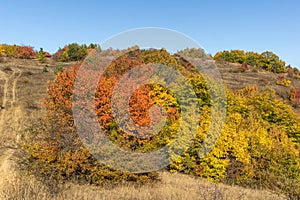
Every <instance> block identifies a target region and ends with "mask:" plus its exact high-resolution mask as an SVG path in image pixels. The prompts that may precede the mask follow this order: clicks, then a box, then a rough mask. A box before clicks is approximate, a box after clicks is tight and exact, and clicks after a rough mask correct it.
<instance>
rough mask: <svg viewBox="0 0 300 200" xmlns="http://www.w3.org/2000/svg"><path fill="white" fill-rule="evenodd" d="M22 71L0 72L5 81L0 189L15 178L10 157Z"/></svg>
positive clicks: (0, 120) (0, 129) (18, 112)
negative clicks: (18, 86)
mask: <svg viewBox="0 0 300 200" xmlns="http://www.w3.org/2000/svg"><path fill="white" fill-rule="evenodd" d="M21 75H22V71H21V70H19V69H17V68H12V73H11V74H10V75H9V74H6V73H4V72H1V76H0V78H1V79H4V80H5V84H4V89H3V91H4V94H3V97H2V98H3V100H2V105H1V110H0V188H4V187H5V186H6V185H7V184H8V182H9V180H11V179H12V178H13V177H14V176H15V172H14V170H13V161H12V155H13V153H14V152H15V148H16V144H17V138H18V134H19V131H20V127H21V118H22V110H21V107H20V106H19V105H18V97H17V94H16V88H17V84H18V79H19V78H20V76H21Z"/></svg>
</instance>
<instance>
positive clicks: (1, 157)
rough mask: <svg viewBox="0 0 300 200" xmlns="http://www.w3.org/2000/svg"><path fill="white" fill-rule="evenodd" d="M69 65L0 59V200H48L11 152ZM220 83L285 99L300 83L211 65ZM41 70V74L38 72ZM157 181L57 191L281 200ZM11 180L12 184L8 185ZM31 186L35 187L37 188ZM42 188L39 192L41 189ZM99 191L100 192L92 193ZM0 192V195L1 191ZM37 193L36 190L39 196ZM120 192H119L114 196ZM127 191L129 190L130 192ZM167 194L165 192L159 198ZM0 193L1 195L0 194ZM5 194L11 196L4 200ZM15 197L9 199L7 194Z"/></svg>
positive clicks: (184, 179) (181, 178)
mask: <svg viewBox="0 0 300 200" xmlns="http://www.w3.org/2000/svg"><path fill="white" fill-rule="evenodd" d="M74 64H75V62H70V63H62V62H56V61H54V60H52V59H49V58H47V59H46V62H45V63H43V64H41V63H40V62H39V61H38V60H35V59H30V60H28V59H15V58H1V61H0V97H1V98H0V105H2V109H1V110H0V136H1V138H0V161H1V166H0V174H1V175H0V176H1V178H0V197H1V198H3V199H9V198H11V199H18V198H20V197H21V196H22V197H23V198H25V199H27V198H28V199H29V198H32V199H48V198H49V197H50V196H51V194H50V192H49V191H48V188H47V187H45V186H43V184H42V183H40V182H35V180H34V179H32V180H29V181H28V180H26V178H24V177H22V176H23V175H21V174H19V171H18V166H17V165H16V162H15V157H14V153H16V149H17V148H18V141H19V140H20V139H22V138H24V137H26V135H23V134H24V133H28V131H27V132H26V131H25V132H24V130H25V129H27V128H30V127H31V125H32V124H35V123H37V119H38V118H39V117H42V116H43V114H44V113H45V110H44V107H43V105H42V98H44V97H46V95H47V94H46V88H47V82H48V81H49V80H54V78H55V74H54V72H55V71H56V70H57V67H58V66H62V67H63V68H67V67H69V66H72V65H74ZM217 66H218V68H219V70H220V73H221V75H222V77H223V80H224V83H225V84H226V86H227V87H228V88H229V89H232V90H238V89H242V88H244V87H245V86H249V85H257V86H258V88H259V89H262V88H263V87H266V86H267V87H271V88H273V89H274V90H275V91H276V93H277V95H278V97H279V98H282V99H283V100H284V101H285V102H287V103H290V101H289V92H290V91H291V89H292V88H300V80H298V79H296V78H290V77H288V74H284V75H283V76H284V77H283V78H286V79H289V80H291V85H290V86H288V87H286V86H282V85H278V84H277V82H278V80H280V79H282V77H281V78H279V77H278V74H274V73H272V72H267V71H263V70H257V69H254V68H253V67H249V70H246V71H244V70H241V65H240V64H232V63H227V62H219V61H218V62H217ZM45 68H46V69H47V72H45V70H44V69H45ZM160 177H161V179H162V182H161V183H157V185H146V186H142V187H136V186H132V185H126V186H118V187H116V188H114V189H100V188H99V187H98V188H97V187H96V186H79V185H72V184H71V185H69V186H66V188H67V189H65V190H66V191H63V192H61V193H59V195H58V196H57V198H58V199H85V198H86V195H88V196H89V198H88V199H94V198H105V199H115V198H123V199H132V198H136V199H182V198H183V197H186V196H188V197H190V199H195V198H199V199H284V197H283V196H278V195H276V194H274V193H271V192H268V191H260V190H248V189H243V188H240V187H231V186H226V185H225V186H224V185H222V184H217V185H215V184H212V183H209V182H206V181H204V180H203V179H194V178H191V177H189V176H187V175H182V174H173V175H171V174H169V173H168V172H160ZM12 180H15V181H12ZM36 184H37V185H38V186H39V187H37V186H36ZM41 188H42V189H41ZM98 190H100V191H101V193H98V192H95V191H98ZM1 191H2V192H1ZM41 191H42V192H41ZM119 191H121V192H119ZM132 191H133V192H132ZM165 191H168V192H167V193H168V194H165ZM1 195H2V196H1ZM10 195H11V196H10ZM13 195H15V196H13Z"/></svg>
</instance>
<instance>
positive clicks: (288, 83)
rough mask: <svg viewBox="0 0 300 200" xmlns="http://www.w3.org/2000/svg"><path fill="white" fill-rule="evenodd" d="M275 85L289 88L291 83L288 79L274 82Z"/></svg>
mask: <svg viewBox="0 0 300 200" xmlns="http://www.w3.org/2000/svg"><path fill="white" fill-rule="evenodd" d="M276 84H277V85H282V86H285V87H290V86H291V81H290V80H288V79H282V80H279V81H277V82H276Z"/></svg>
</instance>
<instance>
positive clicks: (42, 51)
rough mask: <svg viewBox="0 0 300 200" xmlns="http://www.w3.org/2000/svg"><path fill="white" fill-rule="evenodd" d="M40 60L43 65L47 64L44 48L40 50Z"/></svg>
mask: <svg viewBox="0 0 300 200" xmlns="http://www.w3.org/2000/svg"><path fill="white" fill-rule="evenodd" d="M38 60H39V61H40V62H41V63H44V62H45V52H44V50H43V48H40V51H39V57H38Z"/></svg>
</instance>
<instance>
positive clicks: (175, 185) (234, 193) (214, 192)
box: [0, 172, 285, 200]
mask: <svg viewBox="0 0 300 200" xmlns="http://www.w3.org/2000/svg"><path fill="white" fill-rule="evenodd" d="M160 176H161V179H162V180H161V182H159V183H156V184H148V185H143V186H136V185H120V186H115V187H112V188H103V187H100V186H88V185H74V184H65V185H61V186H59V187H60V190H59V191H58V192H55V193H53V192H52V193H51V191H50V190H49V189H48V188H47V187H46V186H45V185H44V184H42V183H41V182H38V181H35V180H34V179H33V178H21V177H19V178H14V179H11V180H9V181H8V182H7V187H6V188H3V190H2V191H0V198H1V199H24V200H27V199H28V200H29V199H30V200H35V199H37V200H44V199H45V200H46V199H56V200H63V199H70V200H73V199H74V200H75V199H76V200H81V199H82V200H88V199H124V200H125V199H128V200H129V199H130V200H132V199H145V200H148V199H149V200H152V199H153V200H160V199H161V200H165V199H174V200H176V199H178V200H179V199H180V200H181V199H203V200H217V199H218V200H219V199H220V200H223V199H224V200H231V199H232V200H235V199H238V200H243V199H244V200H246V199H256V200H259V199H261V200H268V199H270V200H276V199H285V198H283V197H280V196H278V195H276V194H272V193H270V192H268V191H260V190H250V189H244V188H240V187H234V186H227V185H223V184H214V183H210V182H207V181H205V180H202V179H196V178H192V177H189V176H187V175H182V174H170V173H168V172H162V173H161V174H160Z"/></svg>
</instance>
